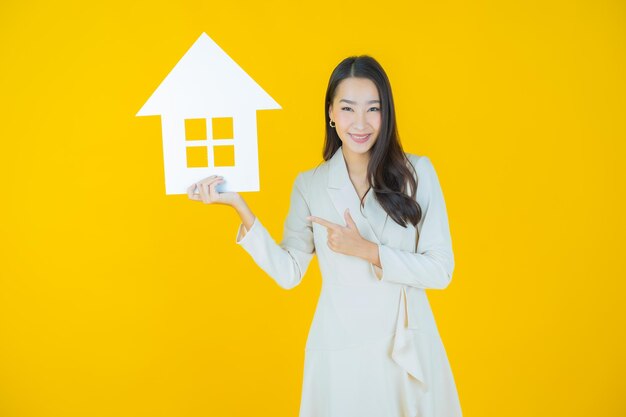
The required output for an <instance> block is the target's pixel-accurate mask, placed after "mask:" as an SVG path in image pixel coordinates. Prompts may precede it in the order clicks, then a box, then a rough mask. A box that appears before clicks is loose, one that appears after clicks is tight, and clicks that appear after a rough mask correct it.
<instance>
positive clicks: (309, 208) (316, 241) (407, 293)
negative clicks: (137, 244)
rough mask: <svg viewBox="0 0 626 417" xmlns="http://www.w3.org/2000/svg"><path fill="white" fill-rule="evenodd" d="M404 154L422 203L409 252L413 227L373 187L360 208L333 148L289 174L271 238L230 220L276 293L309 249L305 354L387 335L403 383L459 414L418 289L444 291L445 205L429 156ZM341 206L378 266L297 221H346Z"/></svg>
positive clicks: (447, 251)
mask: <svg viewBox="0 0 626 417" xmlns="http://www.w3.org/2000/svg"><path fill="white" fill-rule="evenodd" d="M406 155H407V157H408V158H409V160H410V161H411V163H412V164H413V166H414V167H415V169H416V172H417V182H418V189H417V196H416V198H417V201H418V203H419V204H420V207H421V208H422V219H421V221H420V222H419V223H418V228H417V229H418V230H419V241H418V244H417V251H416V247H415V242H416V232H417V231H416V229H415V227H414V226H413V225H411V224H409V226H408V227H406V228H405V227H402V226H400V225H398V224H397V223H396V222H395V221H393V219H391V218H390V217H389V216H388V214H387V213H386V212H385V211H384V210H383V208H382V207H381V206H380V204H379V203H378V202H377V200H376V199H375V197H374V193H373V191H372V190H370V191H369V192H368V193H367V194H366V197H365V202H364V207H363V209H362V210H361V208H360V201H359V196H358V194H357V192H356V190H355V188H354V186H353V185H352V182H351V181H350V177H349V174H348V170H347V166H346V163H345V160H344V157H343V152H342V148H341V147H340V148H339V149H338V150H337V151H336V152H335V154H334V155H333V156H332V158H331V159H330V160H328V161H326V162H324V163H323V164H321V165H320V166H318V167H316V168H312V169H309V170H307V171H303V172H301V173H299V174H298V175H297V177H296V179H295V182H294V186H293V190H292V192H291V204H290V208H289V213H288V216H287V219H286V221H285V225H284V232H283V239H282V241H281V243H280V244H276V242H275V241H274V239H273V238H272V237H271V236H270V234H269V233H268V231H267V230H266V229H265V227H264V226H263V224H262V223H261V221H260V220H259V219H258V217H257V218H256V219H255V221H254V223H253V224H252V226H251V228H250V230H249V231H247V233H246V234H245V235H244V237H243V238H240V236H241V232H242V228H243V224H240V225H239V230H238V233H237V237H236V239H235V241H236V243H237V244H238V245H240V246H241V247H242V248H243V249H245V250H246V251H247V252H248V253H249V254H250V255H251V256H252V258H253V259H254V260H255V262H256V263H257V264H258V265H259V267H260V268H262V269H263V270H264V271H265V272H266V273H267V274H268V275H269V276H270V277H271V278H272V279H273V280H274V281H275V282H276V283H277V284H278V285H279V286H280V287H282V288H285V289H291V288H294V287H295V286H297V285H298V284H299V283H300V282H301V281H302V278H303V276H304V274H305V272H306V270H307V268H308V265H309V263H310V261H311V259H312V258H313V255H314V254H317V257H318V261H319V266H320V271H321V273H322V290H321V292H320V298H319V301H318V305H317V308H316V311H315V315H314V317H313V321H312V323H311V328H310V330H309V335H308V338H307V342H306V350H307V351H308V350H313V349H322V350H324V349H341V348H344V347H350V346H359V345H360V344H364V343H368V342H369V341H374V340H379V339H382V338H385V337H389V336H392V337H393V349H392V351H391V357H392V358H393V360H394V361H395V362H396V363H397V364H398V365H399V366H400V367H402V368H403V369H404V370H405V371H406V378H407V383H409V384H413V386H414V389H415V390H418V391H420V393H421V394H422V395H423V394H424V393H427V392H429V391H430V392H431V396H430V401H431V402H432V404H433V405H432V407H433V410H434V409H435V408H436V407H439V409H440V410H441V409H442V408H441V404H442V403H444V404H448V406H447V407H449V408H445V409H446V410H447V411H446V413H447V414H445V415H446V416H448V417H450V416H460V415H461V412H460V406H459V405H458V398H457V392H456V387H455V384H454V379H453V377H452V373H451V370H450V367H449V364H448V360H447V356H446V353H445V349H444V347H443V344H442V342H441V338H440V337H439V333H438V330H437V326H436V323H435V319H434V317H433V314H432V311H431V308H430V304H429V302H428V298H427V295H426V292H425V291H424V290H426V289H444V288H446V287H447V286H448V285H449V284H450V281H451V279H452V272H453V270H454V255H453V250H452V242H451V238H450V230H449V225H448V216H447V210H446V205H445V201H444V196H443V193H442V190H441V187H440V185H439V180H438V177H437V174H436V172H435V169H434V167H433V165H432V163H431V161H430V160H429V158H428V157H426V156H418V155H413V154H409V153H406ZM346 208H349V211H350V215H351V216H352V218H353V219H354V222H355V223H356V225H357V227H358V230H359V233H360V234H361V236H362V237H363V238H365V239H367V240H369V241H371V242H374V243H376V244H377V245H378V250H379V256H380V262H381V266H382V268H379V267H377V266H375V265H373V264H371V263H369V262H368V261H366V260H364V259H362V258H359V257H356V256H347V255H344V254H340V253H337V252H335V251H333V250H332V249H330V248H329V247H328V245H327V229H326V228H325V227H324V226H322V225H320V224H318V223H312V222H311V221H308V220H307V219H306V217H307V216H309V215H313V216H317V217H321V218H323V219H326V220H328V221H331V222H333V223H337V224H342V225H345V220H344V217H343V216H344V211H345V209H346ZM244 230H245V229H244ZM420 344H422V345H421V346H420ZM426 398H429V397H426ZM424 401H426V400H424ZM436 404H439V405H436ZM451 410H453V411H451ZM424 415H426V416H431V415H433V416H434V415H444V414H435V413H434V412H433V413H427V412H425V414H424Z"/></svg>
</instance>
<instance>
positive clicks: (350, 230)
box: [307, 209, 367, 256]
mask: <svg viewBox="0 0 626 417" xmlns="http://www.w3.org/2000/svg"><path fill="white" fill-rule="evenodd" d="M344 218H345V219H346V226H342V225H340V224H336V223H332V222H329V221H328V220H325V219H322V218H320V217H315V216H308V217H307V220H311V221H312V222H315V223H318V224H321V225H322V226H324V227H326V229H327V230H328V247H329V248H331V249H332V250H333V251H335V252H339V253H343V254H344V255H352V256H359V254H361V250H362V249H363V247H364V243H367V241H366V240H365V239H363V237H362V236H361V234H360V233H359V229H358V228H357V227H356V223H355V222H354V220H353V219H352V216H350V212H349V210H348V209H346V211H345V212H344Z"/></svg>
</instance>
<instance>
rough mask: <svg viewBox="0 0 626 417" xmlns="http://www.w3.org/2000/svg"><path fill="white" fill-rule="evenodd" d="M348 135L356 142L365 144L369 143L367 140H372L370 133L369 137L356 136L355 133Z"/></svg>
mask: <svg viewBox="0 0 626 417" xmlns="http://www.w3.org/2000/svg"><path fill="white" fill-rule="evenodd" d="M348 135H350V137H351V138H352V140H354V141H355V142H357V143H364V142H367V140H368V139H369V138H370V136H371V133H368V134H367V135H355V134H353V133H348Z"/></svg>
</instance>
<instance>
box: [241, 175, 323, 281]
mask: <svg viewBox="0 0 626 417" xmlns="http://www.w3.org/2000/svg"><path fill="white" fill-rule="evenodd" d="M305 196H306V190H305V184H304V181H303V177H302V173H299V174H298V175H297V177H296V180H295V181H294V185H293V189H292V191H291V197H290V206H289V213H288V215H287V219H286V220H285V225H284V230H283V239H282V241H281V242H280V243H279V244H276V242H275V241H274V239H273V238H272V237H271V236H270V234H269V232H268V231H267V229H266V228H265V226H264V225H263V223H261V221H260V220H259V218H258V217H255V219H254V222H253V223H252V226H251V227H250V230H248V232H247V233H246V234H245V236H244V237H243V238H241V240H237V239H238V238H239V236H240V232H241V228H244V229H245V227H244V225H243V223H240V225H239V229H238V231H237V236H236V237H235V242H236V243H237V244H238V245H240V246H241V247H242V248H243V249H244V250H245V251H246V252H248V253H249V254H250V256H252V258H253V259H254V261H255V262H256V263H257V265H258V266H259V267H260V268H261V269H262V270H263V271H265V272H266V273H267V274H268V275H269V276H270V277H271V278H272V279H273V280H274V281H275V282H276V283H277V284H278V285H279V286H280V287H282V288H284V289H287V290H288V289H291V288H294V287H296V286H297V285H298V284H300V282H301V281H302V277H303V276H304V274H305V272H306V270H307V268H308V266H309V263H310V262H311V259H312V258H313V255H314V253H315V244H314V242H313V227H312V223H311V222H310V221H308V220H307V219H306V217H307V216H309V215H310V214H311V213H310V209H309V205H308V204H307V202H306V199H305Z"/></svg>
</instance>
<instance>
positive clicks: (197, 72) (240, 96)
mask: <svg viewBox="0 0 626 417" xmlns="http://www.w3.org/2000/svg"><path fill="white" fill-rule="evenodd" d="M280 108H281V107H280V105H279V104H278V103H277V102H276V101H274V99H273V98H272V97H270V96H269V94H267V93H266V92H265V91H264V90H263V89H262V88H261V86H259V85H258V84H257V83H256V82H255V81H254V80H253V79H252V78H251V77H250V76H249V75H248V74H247V73H246V72H245V71H244V70H243V69H242V68H241V67H240V66H239V65H237V63H236V62H235V61H233V60H232V59H231V58H230V57H229V56H228V55H227V54H226V52H224V51H223V50H222V49H221V48H220V47H219V46H218V45H217V44H216V43H215V42H214V41H213V40H212V39H211V38H210V37H209V36H208V35H207V34H206V33H204V32H203V33H202V34H201V35H200V37H199V38H198V39H197V40H196V41H195V42H194V44H193V45H192V46H191V48H189V50H188V51H187V52H186V53H185V55H183V57H182V58H181V59H180V60H179V61H178V63H177V64H176V66H175V67H174V68H173V69H172V71H170V73H169V74H168V75H167V77H165V79H164V80H163V81H162V82H161V84H160V85H159V87H158V88H157V89H156V90H155V91H154V92H153V93H152V96H150V98H149V99H148V101H146V103H145V104H144V105H143V107H142V108H141V110H139V112H138V113H137V116H156V115H161V114H168V115H180V116H183V117H194V115H198V116H202V115H206V114H214V115H216V116H217V117H219V116H231V115H233V114H235V113H236V114H239V113H240V112H241V111H242V110H268V109H280Z"/></svg>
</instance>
